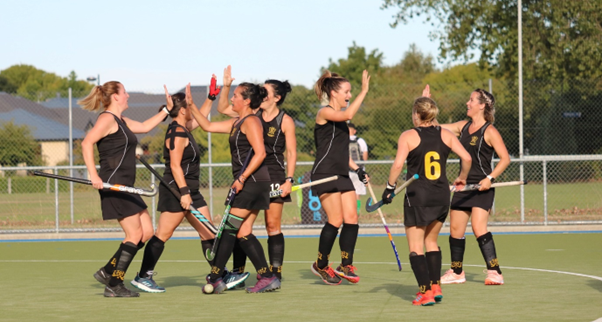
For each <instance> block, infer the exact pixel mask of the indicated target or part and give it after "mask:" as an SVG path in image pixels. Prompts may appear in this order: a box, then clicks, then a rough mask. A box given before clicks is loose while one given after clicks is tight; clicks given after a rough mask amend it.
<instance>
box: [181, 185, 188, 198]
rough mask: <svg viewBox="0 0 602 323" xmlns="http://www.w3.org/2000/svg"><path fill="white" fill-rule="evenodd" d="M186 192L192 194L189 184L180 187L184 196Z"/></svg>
mask: <svg viewBox="0 0 602 323" xmlns="http://www.w3.org/2000/svg"><path fill="white" fill-rule="evenodd" d="M186 194H190V189H189V188H188V186H182V187H180V195H182V196H184V195H186Z"/></svg>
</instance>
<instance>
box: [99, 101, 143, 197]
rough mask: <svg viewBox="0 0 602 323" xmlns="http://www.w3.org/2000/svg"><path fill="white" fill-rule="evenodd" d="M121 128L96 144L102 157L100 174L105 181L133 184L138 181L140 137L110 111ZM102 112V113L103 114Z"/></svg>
mask: <svg viewBox="0 0 602 323" xmlns="http://www.w3.org/2000/svg"><path fill="white" fill-rule="evenodd" d="M102 113H110V114H111V115H113V118H115V122H117V126H119V128H118V129H117V131H116V132H114V133H112V134H110V135H108V136H106V137H103V138H101V139H100V140H99V141H98V142H97V143H96V146H97V147H98V155H99V157H100V161H99V164H100V171H99V172H98V176H99V177H100V178H101V179H102V181H103V182H105V183H109V184H121V185H127V186H133V185H134V183H135V182H136V145H138V139H137V138H136V136H135V135H134V133H133V132H132V131H131V130H130V129H129V128H128V126H127V124H126V123H125V121H123V119H120V118H117V116H116V115H114V114H113V113H111V112H109V111H104V112H102ZM102 113H101V114H102Z"/></svg>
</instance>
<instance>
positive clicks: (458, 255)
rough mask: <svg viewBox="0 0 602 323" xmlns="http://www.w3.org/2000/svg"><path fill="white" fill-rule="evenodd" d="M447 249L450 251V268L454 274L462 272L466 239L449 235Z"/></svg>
mask: <svg viewBox="0 0 602 323" xmlns="http://www.w3.org/2000/svg"><path fill="white" fill-rule="evenodd" d="M449 249H450V251H451V269H453V271H454V273H455V274H456V275H459V274H461V273H462V270H463V268H462V263H463V262H464V250H466V239H464V238H462V239H456V238H452V236H449Z"/></svg>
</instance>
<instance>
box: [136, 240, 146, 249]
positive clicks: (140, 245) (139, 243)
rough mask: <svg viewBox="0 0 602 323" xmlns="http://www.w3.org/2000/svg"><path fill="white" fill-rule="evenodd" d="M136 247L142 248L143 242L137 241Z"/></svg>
mask: <svg viewBox="0 0 602 323" xmlns="http://www.w3.org/2000/svg"><path fill="white" fill-rule="evenodd" d="M136 248H138V250H140V249H142V248H144V242H142V241H140V242H138V245H137V246H136Z"/></svg>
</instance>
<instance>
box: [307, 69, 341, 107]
mask: <svg viewBox="0 0 602 323" xmlns="http://www.w3.org/2000/svg"><path fill="white" fill-rule="evenodd" d="M343 83H349V80H347V79H346V78H344V77H342V76H340V75H339V74H337V73H332V72H330V71H329V70H325V71H324V73H322V76H320V78H319V79H318V81H317V82H316V84H315V85H314V92H316V95H317V96H318V99H319V100H320V101H322V100H324V99H326V98H328V99H330V92H331V91H337V90H338V89H340V88H341V84H343Z"/></svg>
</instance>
